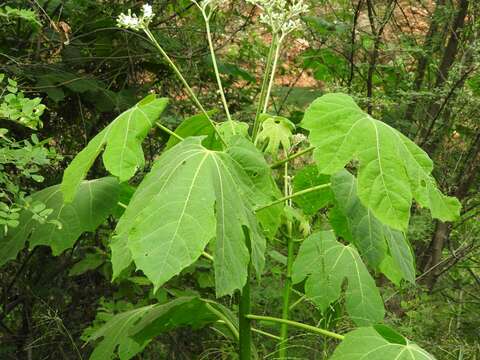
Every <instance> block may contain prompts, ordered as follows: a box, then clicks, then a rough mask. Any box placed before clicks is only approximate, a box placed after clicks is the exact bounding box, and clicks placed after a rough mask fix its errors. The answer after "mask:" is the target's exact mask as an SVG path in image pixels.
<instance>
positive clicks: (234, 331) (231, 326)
mask: <svg viewBox="0 0 480 360" xmlns="http://www.w3.org/2000/svg"><path fill="white" fill-rule="evenodd" d="M205 305H206V306H207V309H208V310H210V312H211V313H212V314H214V315H216V316H218V318H219V319H221V320H222V321H223V322H224V323H225V325H226V326H227V327H228V329H229V330H230V332H231V333H232V335H233V336H234V337H235V339H237V340H238V339H239V337H240V335H239V334H238V330H237V328H236V327H235V325H234V324H233V323H232V322H231V321H230V319H229V318H227V317H226V316H225V314H223V313H222V312H221V311H219V310H217V309H215V308H214V307H213V306H212V305H210V304H209V303H208V302H206V303H205Z"/></svg>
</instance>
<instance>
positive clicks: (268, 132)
mask: <svg viewBox="0 0 480 360" xmlns="http://www.w3.org/2000/svg"><path fill="white" fill-rule="evenodd" d="M259 121H260V123H261V124H262V127H261V130H260V132H259V133H258V136H257V140H256V141H257V142H258V143H259V144H266V148H265V152H267V153H270V154H272V155H273V156H277V155H278V151H279V149H280V145H281V146H282V148H283V150H284V151H286V152H288V151H289V150H290V146H291V142H290V140H291V138H292V131H293V130H294V129H295V124H293V123H292V122H291V121H290V120H288V119H287V118H284V117H282V116H273V115H269V114H260V118H259Z"/></svg>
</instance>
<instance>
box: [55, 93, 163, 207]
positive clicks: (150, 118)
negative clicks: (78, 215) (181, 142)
mask: <svg viewBox="0 0 480 360" xmlns="http://www.w3.org/2000/svg"><path fill="white" fill-rule="evenodd" d="M167 102H168V99H165V98H157V97H156V96H155V95H149V96H147V97H146V98H145V99H143V100H142V101H140V102H139V103H137V104H136V105H135V106H134V107H132V108H131V109H129V110H127V111H125V112H123V113H122V114H120V115H119V116H118V117H117V118H116V119H115V120H114V121H113V122H112V123H111V124H110V125H108V126H107V127H106V128H105V129H103V130H102V131H101V132H100V133H98V134H97V135H96V136H95V137H94V138H93V139H92V140H90V142H89V143H88V145H87V146H86V147H85V148H84V149H83V150H82V151H80V153H79V154H78V155H77V156H76V157H75V158H74V159H73V161H72V162H71V163H70V165H69V166H68V167H67V169H66V170H65V172H64V174H63V181H62V185H61V188H62V191H63V194H64V196H65V201H66V202H71V201H72V200H73V198H74V197H75V193H76V191H77V188H78V185H79V184H80V182H81V181H82V180H83V179H84V178H85V176H86V175H87V172H88V170H89V169H90V167H91V166H92V164H93V162H94V161H95V159H96V158H97V157H98V155H99V154H100V152H101V151H102V149H103V148H104V147H105V152H104V153H103V164H104V165H105V168H106V169H107V170H108V171H109V172H110V173H111V174H112V175H115V176H117V177H118V178H119V180H120V181H121V182H122V181H126V180H128V179H130V178H131V177H132V176H133V175H134V174H135V172H136V171H137V169H138V168H140V167H142V166H143V164H144V162H145V159H144V156H143V150H142V141H143V139H144V138H145V137H146V136H147V134H148V131H149V130H150V128H151V127H152V126H153V125H154V124H155V121H156V120H157V119H158V117H159V116H160V114H161V113H162V112H163V110H164V109H165V107H166V106H167Z"/></svg>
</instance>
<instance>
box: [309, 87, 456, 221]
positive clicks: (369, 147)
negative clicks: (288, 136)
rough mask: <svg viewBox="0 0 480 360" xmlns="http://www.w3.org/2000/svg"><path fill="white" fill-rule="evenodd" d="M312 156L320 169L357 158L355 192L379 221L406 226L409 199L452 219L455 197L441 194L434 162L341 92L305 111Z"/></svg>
mask: <svg viewBox="0 0 480 360" xmlns="http://www.w3.org/2000/svg"><path fill="white" fill-rule="evenodd" d="M301 125H302V127H304V128H305V129H307V130H309V131H310V135H309V138H310V142H311V143H312V144H313V145H314V146H315V147H316V149H315V153H314V156H315V159H316V161H317V164H318V166H319V169H320V171H321V172H322V173H324V174H334V173H336V172H338V171H340V170H341V169H342V168H343V167H344V166H345V165H347V163H348V162H350V161H351V160H353V159H356V160H358V161H359V163H360V166H359V170H358V196H359V198H360V200H361V201H362V202H363V204H364V205H365V206H366V207H368V208H369V209H371V210H372V211H373V213H374V214H375V216H376V217H377V218H378V219H379V220H380V221H382V222H383V223H385V224H387V225H389V226H391V227H393V228H395V229H398V230H405V229H406V228H407V226H408V221H409V217H410V207H411V204H412V199H415V200H416V201H417V202H418V203H419V204H420V205H421V206H424V207H427V208H429V209H430V211H431V213H432V216H433V217H435V218H438V219H440V220H442V221H452V220H455V219H456V218H457V217H458V215H459V211H460V203H459V202H458V200H457V199H455V198H452V197H448V196H445V195H443V194H442V193H441V192H440V190H438V188H437V187H436V184H435V180H434V179H433V177H432V176H431V172H432V168H433V164H432V161H431V160H430V158H429V157H428V155H427V154H426V153H425V152H424V151H423V150H422V149H420V148H419V147H418V146H417V145H415V143H413V142H412V141H411V140H409V139H408V138H407V137H405V136H404V135H402V134H401V133H400V132H398V131H397V130H395V129H393V128H391V127H390V126H388V125H387V124H385V123H383V122H381V121H378V120H375V119H373V118H372V117H371V116H370V115H368V114H366V113H365V112H363V111H362V110H361V109H360V108H359V107H358V106H357V104H355V102H354V101H353V99H352V98H351V97H350V96H348V95H345V94H327V95H324V96H322V97H320V98H318V99H317V100H315V101H314V102H313V103H312V104H311V105H310V107H309V108H308V109H307V111H306V112H305V117H304V119H303V121H302V124H301Z"/></svg>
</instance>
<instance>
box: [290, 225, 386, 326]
mask: <svg viewBox="0 0 480 360" xmlns="http://www.w3.org/2000/svg"><path fill="white" fill-rule="evenodd" d="M305 278H307V281H306V283H305V294H306V295H307V296H308V297H309V298H310V299H311V300H312V301H313V302H315V304H317V306H318V307H319V309H320V310H321V311H325V310H326V309H327V308H328V306H329V305H330V304H331V303H332V302H334V301H335V300H337V299H338V298H339V297H340V293H341V289H342V284H343V282H344V280H345V279H347V280H348V285H347V289H346V291H345V298H346V308H347V312H348V314H349V315H350V317H351V318H352V320H353V321H354V322H355V323H356V324H357V325H360V326H364V325H370V324H373V323H376V322H379V321H382V320H383V317H384V315H385V309H384V307H383V301H382V298H381V296H380V293H379V291H378V289H377V287H376V285H375V281H374V280H373V278H372V277H371V276H370V274H369V273H368V270H367V268H366V267H365V265H364V263H363V261H362V259H361V258H360V256H359V255H358V253H357V250H356V249H355V248H354V247H353V246H351V245H348V246H345V245H343V244H341V243H339V242H337V241H336V240H335V236H334V235H333V232H331V231H321V232H317V233H315V234H312V235H311V236H309V237H308V238H306V239H305V240H304V241H303V243H302V245H301V246H300V250H299V253H298V256H297V258H296V259H295V262H294V264H293V270H292V280H293V283H299V282H301V281H303V280H304V279H305Z"/></svg>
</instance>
